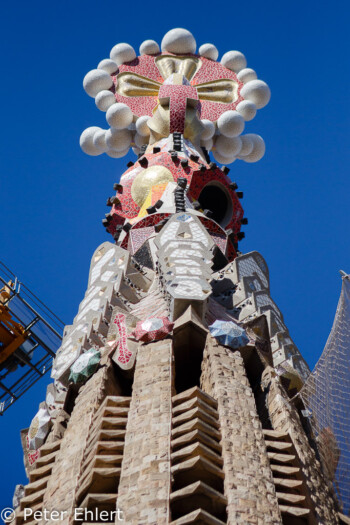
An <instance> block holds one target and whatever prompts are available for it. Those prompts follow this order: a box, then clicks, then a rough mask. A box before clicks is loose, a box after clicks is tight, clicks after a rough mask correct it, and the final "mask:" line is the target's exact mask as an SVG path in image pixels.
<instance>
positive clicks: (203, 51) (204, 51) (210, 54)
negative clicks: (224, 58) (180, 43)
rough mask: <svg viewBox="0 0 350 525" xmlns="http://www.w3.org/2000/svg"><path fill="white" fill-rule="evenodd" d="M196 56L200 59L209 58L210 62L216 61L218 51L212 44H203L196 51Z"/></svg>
mask: <svg viewBox="0 0 350 525" xmlns="http://www.w3.org/2000/svg"><path fill="white" fill-rule="evenodd" d="M198 54H199V55H200V56H201V57H205V58H210V60H216V59H217V58H218V56H219V51H218V50H217V48H216V47H215V46H214V44H203V45H202V46H201V47H200V48H199V49H198Z"/></svg>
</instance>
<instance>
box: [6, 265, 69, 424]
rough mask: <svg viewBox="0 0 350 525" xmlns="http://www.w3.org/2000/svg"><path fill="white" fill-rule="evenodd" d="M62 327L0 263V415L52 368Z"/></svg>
mask: <svg viewBox="0 0 350 525" xmlns="http://www.w3.org/2000/svg"><path fill="white" fill-rule="evenodd" d="M63 327H64V324H63V322H62V321H61V320H60V319H59V318H58V317H57V316H56V315H55V314H54V313H53V312H52V311H51V310H50V309H49V308H47V306H45V304H44V303H43V302H42V301H40V299H38V297H36V295H34V294H33V293H32V292H31V291H30V290H29V288H27V287H26V286H25V285H24V284H23V283H21V282H20V281H19V280H18V278H17V277H16V276H15V275H14V274H13V272H11V270H9V268H7V266H5V264H3V263H2V262H1V261H0V415H2V414H3V413H4V412H5V411H6V410H7V409H8V408H9V407H10V406H11V405H12V404H13V403H14V402H15V401H17V399H19V398H20V397H21V396H22V395H23V394H24V393H25V392H27V390H28V389H29V388H30V387H31V386H33V385H34V383H36V382H37V381H38V380H39V379H40V378H41V377H43V376H44V375H45V374H46V373H47V372H48V371H49V370H50V369H51V366H52V360H53V358H54V357H55V353H56V351H57V349H58V348H59V346H60V345H61V340H62V336H61V334H62V332H63Z"/></svg>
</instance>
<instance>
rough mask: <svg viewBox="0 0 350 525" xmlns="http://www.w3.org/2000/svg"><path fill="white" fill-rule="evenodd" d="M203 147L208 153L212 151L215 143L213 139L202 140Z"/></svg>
mask: <svg viewBox="0 0 350 525" xmlns="http://www.w3.org/2000/svg"><path fill="white" fill-rule="evenodd" d="M201 146H203V148H205V149H206V150H207V151H210V150H211V149H212V148H213V146H214V141H213V139H208V140H201Z"/></svg>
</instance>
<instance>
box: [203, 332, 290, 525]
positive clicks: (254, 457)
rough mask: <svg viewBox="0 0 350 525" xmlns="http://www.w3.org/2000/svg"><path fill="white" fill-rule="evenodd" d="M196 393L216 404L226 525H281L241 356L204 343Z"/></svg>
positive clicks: (264, 449) (260, 430)
mask: <svg viewBox="0 0 350 525" xmlns="http://www.w3.org/2000/svg"><path fill="white" fill-rule="evenodd" d="M201 388H202V389H203V390H204V391H206V392H207V393H208V394H210V395H211V396H213V397H214V398H215V399H216V400H217V402H218V413H219V421H220V430H221V434H222V442H221V443H222V457H223V460H224V465H223V469H224V473H225V481H224V487H225V496H226V497H227V500H228V506H227V523H228V524H230V525H238V524H242V525H243V524H247V523H257V524H258V523H259V524H260V523H261V524H275V525H280V524H281V523H282V519H281V515H280V512H279V508H278V502H277V498H276V493H275V488H274V484H273V479H272V473H271V470H270V465H269V460H268V456H267V452H266V446H265V442H264V438H263V433H262V428H261V423H260V420H259V417H258V414H257V411H256V406H255V400H254V396H253V392H252V390H251V388H250V385H249V382H248V379H247V376H246V373H245V369H244V364H243V359H242V357H241V355H240V353H239V352H232V351H231V350H229V349H227V348H225V347H223V346H220V345H218V344H217V343H216V342H215V341H214V340H213V339H210V338H208V340H207V345H206V348H205V351H204V359H203V364H202V377H201Z"/></svg>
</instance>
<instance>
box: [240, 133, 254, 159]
mask: <svg viewBox="0 0 350 525" xmlns="http://www.w3.org/2000/svg"><path fill="white" fill-rule="evenodd" d="M241 141H242V145H241V151H240V152H239V156H240V157H246V156H247V155H249V154H250V153H251V152H252V151H253V147H254V142H253V139H252V138H251V137H250V135H249V134H247V135H241Z"/></svg>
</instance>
